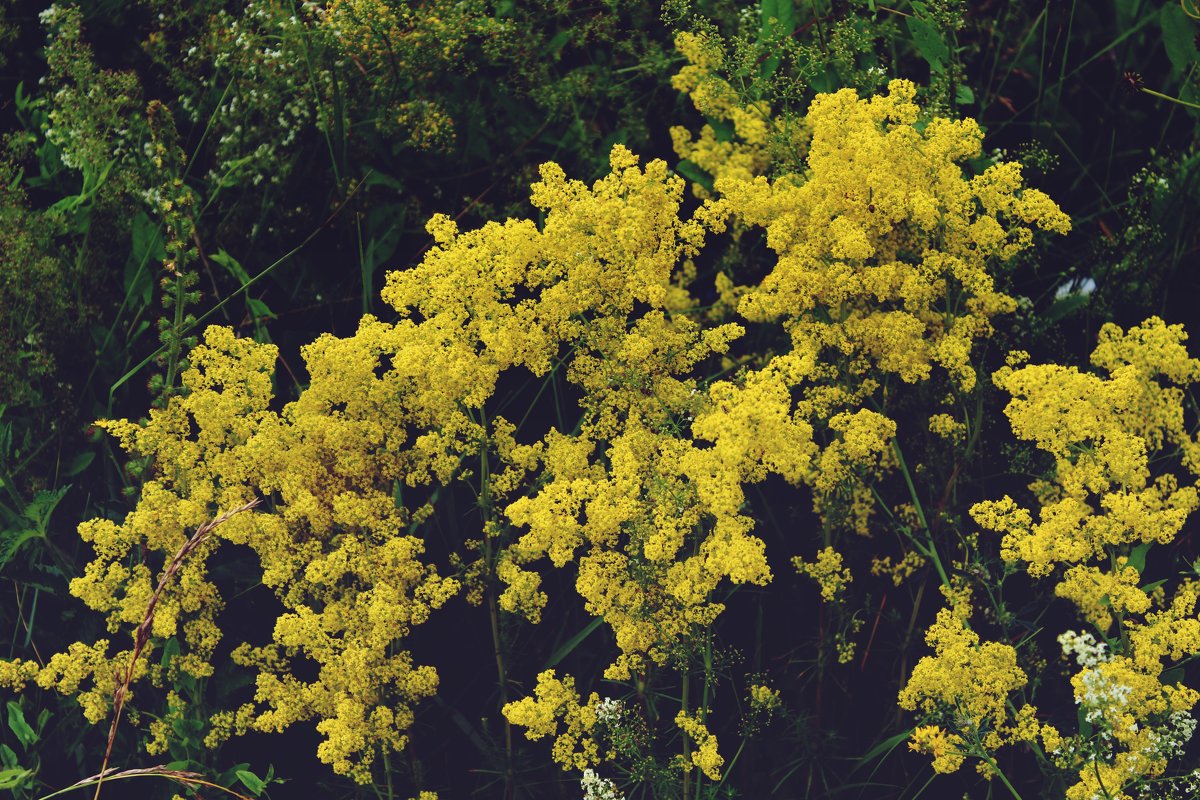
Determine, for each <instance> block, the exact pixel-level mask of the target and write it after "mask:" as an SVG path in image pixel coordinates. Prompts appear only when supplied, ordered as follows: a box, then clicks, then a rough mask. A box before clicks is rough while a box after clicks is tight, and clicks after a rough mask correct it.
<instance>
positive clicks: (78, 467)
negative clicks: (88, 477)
mask: <svg viewBox="0 0 1200 800" xmlns="http://www.w3.org/2000/svg"><path fill="white" fill-rule="evenodd" d="M95 459H96V451H94V450H88V451H86V452H83V453H80V454H79V455H77V456H75V457H74V458H72V459H71V463H70V464H68V465H67V468H66V469H64V470H63V471H62V474H63V475H64V476H65V477H67V478H73V477H75V476H76V475H78V474H79V473H81V472H83V471H84V470H85V469H87V468H88V465H89V464H91V463H92V462H93V461H94V460H95Z"/></svg>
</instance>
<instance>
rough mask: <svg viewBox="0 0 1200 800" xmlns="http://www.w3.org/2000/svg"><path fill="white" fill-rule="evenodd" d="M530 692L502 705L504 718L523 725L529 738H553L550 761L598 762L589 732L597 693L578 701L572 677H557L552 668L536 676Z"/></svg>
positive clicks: (566, 764)
mask: <svg viewBox="0 0 1200 800" xmlns="http://www.w3.org/2000/svg"><path fill="white" fill-rule="evenodd" d="M533 692H534V696H533V697H523V698H521V699H520V700H518V701H516V702H514V703H509V704H508V705H506V706H504V709H503V711H504V716H505V718H506V719H507V720H508V721H509V722H511V723H512V724H513V725H521V726H523V727H525V728H526V729H527V730H526V731H525V736H526V737H527V738H529V739H534V740H536V739H541V738H542V737H543V736H553V737H555V739H554V749H553V754H554V760H555V761H557V762H558V763H559V764H562V768H563V769H572V768H573V769H578V770H583V769H587V768H588V767H591V766H595V765H596V764H599V763H600V750H599V746H598V745H597V744H596V741H595V739H593V738H592V731H593V729H594V728H595V727H596V707H597V706H598V705H599V704H600V696H599V695H598V694H596V693H595V692H593V693H592V695H591V697H589V698H588V702H587V704H586V705H582V704H580V702H579V695H578V694H577V693H576V691H575V679H574V678H572V677H571V676H570V675H568V676H566V677H564V678H562V679H561V680H560V679H559V678H557V677H556V676H555V672H554V670H552V669H548V670H546V671H545V672H543V673H541V674H540V675H538V677H537V686H536V687H535V688H534V690H533ZM560 726H561V728H562V730H561V732H560V730H559V728H560Z"/></svg>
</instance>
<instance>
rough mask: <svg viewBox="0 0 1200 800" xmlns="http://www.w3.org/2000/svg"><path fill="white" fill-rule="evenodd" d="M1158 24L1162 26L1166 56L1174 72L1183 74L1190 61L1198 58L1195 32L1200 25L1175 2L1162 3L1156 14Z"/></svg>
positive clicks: (1199, 54)
mask: <svg viewBox="0 0 1200 800" xmlns="http://www.w3.org/2000/svg"><path fill="white" fill-rule="evenodd" d="M1158 22H1159V25H1161V26H1162V40H1163V47H1165V48H1166V50H1167V58H1169V59H1170V60H1171V66H1172V67H1174V69H1175V72H1177V73H1179V74H1181V75H1182V74H1185V73H1186V72H1187V71H1188V69H1189V68H1190V67H1191V65H1192V63H1193V62H1195V61H1196V60H1197V59H1200V51H1198V50H1197V49H1196V39H1195V36H1196V32H1197V30H1200V26H1198V25H1197V23H1196V21H1195V20H1193V19H1191V18H1190V17H1188V15H1187V14H1186V13H1185V12H1184V10H1183V8H1182V7H1181V6H1180V5H1179V3H1177V2H1168V3H1166V4H1164V5H1163V7H1162V11H1160V12H1159V15H1158Z"/></svg>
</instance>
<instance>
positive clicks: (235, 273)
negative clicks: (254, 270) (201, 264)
mask: <svg viewBox="0 0 1200 800" xmlns="http://www.w3.org/2000/svg"><path fill="white" fill-rule="evenodd" d="M209 259H210V260H212V261H215V262H217V263H218V264H220V265H221V266H222V267H224V268H225V271H226V272H228V273H229V274H230V276H232V277H233V279H234V280H235V281H237V282H238V283H240V284H241V286H239V287H238V288H239V289H241V288H244V287H245V286H246V284H248V283H249V282H250V274H249V273H248V272H246V270H245V269H244V268H243V267H242V265H241V263H240V262H239V261H238V260H237V259H236V258H234V257H233V256H231V255H229V253H226V252H225V249H224V248H222V249H220V250H218V251H217V252H216V253H214V254H212V255H210V256H209Z"/></svg>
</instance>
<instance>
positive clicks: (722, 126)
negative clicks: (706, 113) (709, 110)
mask: <svg viewBox="0 0 1200 800" xmlns="http://www.w3.org/2000/svg"><path fill="white" fill-rule="evenodd" d="M704 121H705V122H707V123H708V127H710V128H712V129H713V135H714V136H716V137H717V141H718V142H732V141H733V135H734V134H735V133H736V132H737V130H736V129H735V128H734V127H733V123H732V122H730V121H729V120H727V119H709V118H707V117H706V118H705V120H704Z"/></svg>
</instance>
